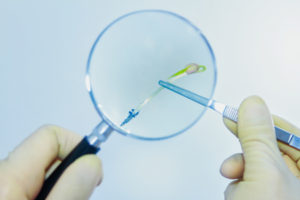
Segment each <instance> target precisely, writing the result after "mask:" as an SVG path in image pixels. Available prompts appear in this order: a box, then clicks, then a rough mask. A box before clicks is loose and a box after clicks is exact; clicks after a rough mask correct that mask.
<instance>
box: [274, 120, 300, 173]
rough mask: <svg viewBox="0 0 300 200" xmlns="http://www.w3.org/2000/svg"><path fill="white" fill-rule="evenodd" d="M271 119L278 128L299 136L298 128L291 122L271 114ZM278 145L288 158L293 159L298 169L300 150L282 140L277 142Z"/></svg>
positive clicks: (299, 166) (299, 167)
mask: <svg viewBox="0 0 300 200" xmlns="http://www.w3.org/2000/svg"><path fill="white" fill-rule="evenodd" d="M273 119H274V123H275V125H276V126H278V127H279V128H282V129H284V130H286V131H288V132H291V133H293V134H294V135H296V136H300V129H299V128H297V127H296V126H294V125H293V124H291V123H289V122H288V121H286V120H284V119H282V118H280V117H278V116H275V115H273ZM278 146H279V148H280V150H281V151H282V152H284V153H285V154H287V155H288V156H289V157H290V158H292V159H293V161H294V162H296V163H297V167H298V169H300V151H299V150H297V149H295V148H292V147H290V146H289V145H287V144H284V143H282V142H278Z"/></svg>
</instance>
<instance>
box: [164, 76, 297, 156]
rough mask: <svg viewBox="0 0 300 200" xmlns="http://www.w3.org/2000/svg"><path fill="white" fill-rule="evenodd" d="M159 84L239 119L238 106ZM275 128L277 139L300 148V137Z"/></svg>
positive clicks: (224, 114)
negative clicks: (234, 106)
mask: <svg viewBox="0 0 300 200" xmlns="http://www.w3.org/2000/svg"><path fill="white" fill-rule="evenodd" d="M159 85H161V86H162V87H164V88H167V89H169V90H171V91H173V92H175V93H177V94H180V95H181V96H184V97H186V98H188V99H190V100H192V101H194V102H196V103H198V104H201V105H202V106H205V107H208V108H210V109H212V110H214V111H216V112H218V113H220V114H221V115H223V117H224V118H227V119H230V120H232V121H234V122H237V120H238V110H237V109H236V108H233V107H231V106H228V105H225V104H222V103H219V102H217V101H215V100H212V99H211V100H209V99H207V98H205V97H202V96H200V95H198V94H195V93H193V92H191V91H188V90H186V89H183V88H181V87H178V86H176V85H174V84H171V83H169V82H165V81H159ZM274 128H275V133H276V138H277V140H279V141H280V142H283V143H285V144H287V145H289V146H291V147H293V148H296V149H298V150H300V137H298V136H296V135H294V134H293V133H290V132H288V131H285V130H283V129H281V128H279V127H277V126H275V127H274Z"/></svg>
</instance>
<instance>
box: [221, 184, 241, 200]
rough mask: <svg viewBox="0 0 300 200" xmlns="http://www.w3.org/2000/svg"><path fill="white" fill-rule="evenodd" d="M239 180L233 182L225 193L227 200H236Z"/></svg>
mask: <svg viewBox="0 0 300 200" xmlns="http://www.w3.org/2000/svg"><path fill="white" fill-rule="evenodd" d="M239 182H240V181H239V180H235V181H232V182H231V183H230V184H229V185H228V186H227V188H226V190H225V192H224V196H225V200H229V199H234V194H235V191H236V189H237V186H238V184H239Z"/></svg>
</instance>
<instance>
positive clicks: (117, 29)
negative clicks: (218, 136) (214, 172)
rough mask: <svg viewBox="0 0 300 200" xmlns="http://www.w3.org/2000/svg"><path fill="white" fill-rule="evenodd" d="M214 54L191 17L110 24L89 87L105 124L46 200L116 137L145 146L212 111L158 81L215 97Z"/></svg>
mask: <svg viewBox="0 0 300 200" xmlns="http://www.w3.org/2000/svg"><path fill="white" fill-rule="evenodd" d="M216 78H217V72H216V64H215V57H214V54H213V51H212V49H211V47H210V45H209V43H208V41H207V39H206V38H205V36H204V35H203V34H202V33H201V31H200V30H199V29H198V28H197V27H196V26H194V25H193V24H192V23H191V22H190V21H188V20H187V19H186V18H184V17H182V16H180V15H178V14H175V13H172V12H169V11H164V10H141V11H135V12H131V13H128V14H126V15H123V16H121V17H119V18H117V19H116V20H114V21H113V22H112V23H110V24H109V25H108V26H107V27H106V28H105V29H104V30H103V31H102V32H101V33H100V34H99V36H98V37H97V38H96V40H95V42H94V44H93V46H92V49H91V51H90V54H89V57H88V62H87V70H86V79H85V81H86V86H87V90H88V92H89V95H90V97H91V99H92V102H93V104H94V107H95V109H96V110H97V112H98V114H99V115H100V117H101V119H102V120H101V122H100V123H99V124H98V125H97V126H96V127H95V128H94V130H93V131H92V133H91V134H90V135H88V136H86V137H84V139H83V140H82V141H81V142H80V143H79V144H78V145H77V146H76V147H75V148H74V150H73V151H72V152H71V153H70V154H69V155H68V156H67V158H66V159H65V160H63V162H62V163H61V164H60V165H59V166H58V168H57V169H56V170H55V171H54V172H53V173H52V174H51V175H50V176H49V177H48V178H47V179H46V180H45V182H44V185H43V187H42V189H41V192H40V194H39V195H38V197H37V198H36V199H45V198H46V196H47V195H48V193H49V192H50V191H51V189H52V187H53V186H54V184H55V182H56V181H57V180H58V179H59V177H60V175H61V174H62V173H63V171H64V170H65V169H66V168H67V167H68V166H69V165H70V164H71V163H72V162H73V161H75V160H76V159H77V158H78V157H80V156H83V155H85V154H91V153H92V154H94V153H97V152H98V151H99V150H100V145H101V143H103V142H104V141H106V139H107V138H108V137H109V135H110V134H111V133H112V132H117V133H120V134H122V135H125V136H129V137H132V138H136V139H141V140H163V139H167V138H171V137H174V136H177V135H179V134H181V133H183V132H184V131H186V130H187V129H189V128H190V127H192V126H193V125H194V124H195V123H196V122H197V121H198V120H199V119H200V118H201V116H202V115H203V114H204V112H205V111H206V107H201V106H198V105H197V104H194V103H193V102H191V101H186V100H185V99H184V98H181V97H180V96H179V95H176V94H173V93H170V92H168V91H165V89H163V88H162V87H160V86H159V85H158V84H157V82H158V80H169V81H170V82H175V83H180V85H181V86H183V87H186V88H190V89H191V90H193V91H195V92H199V93H201V94H202V95H203V96H206V97H208V98H210V99H211V98H212V96H213V93H214V90H215V85H216Z"/></svg>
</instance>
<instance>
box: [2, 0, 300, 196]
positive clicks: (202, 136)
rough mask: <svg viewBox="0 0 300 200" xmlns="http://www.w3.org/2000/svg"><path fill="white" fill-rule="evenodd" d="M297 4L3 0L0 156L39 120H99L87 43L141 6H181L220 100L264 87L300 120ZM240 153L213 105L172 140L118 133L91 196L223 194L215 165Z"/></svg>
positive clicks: (277, 107) (79, 124)
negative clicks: (209, 52) (210, 52)
mask: <svg viewBox="0 0 300 200" xmlns="http://www.w3.org/2000/svg"><path fill="white" fill-rule="evenodd" d="M299 7H300V3H299V1H297V0H287V1H279V0H278V1H268V0H265V1H262V0H253V1H245V0H228V1H222V0H207V1H204V0H186V1H182V0H164V1H162V0H151V1H150V0H149V1H142V0H126V1H121V0H110V1H104V0H99V1H95V0H94V1H75V0H72V1H71V0H69V1H58V0H55V1H48V2H45V1H18V0H12V1H3V0H2V1H0V26H1V31H0V55H1V57H0V75H1V78H0V81H1V82H0V91H1V100H0V102H1V104H0V127H1V132H0V157H1V158H3V157H4V156H6V154H7V153H8V152H9V151H11V150H12V149H13V148H14V147H15V146H16V145H17V144H18V143H19V142H20V141H22V140H23V139H24V138H25V137H26V136H28V135H30V133H31V132H32V131H34V130H35V129H36V128H37V127H39V126H41V125H43V124H48V123H51V124H58V125H60V126H63V127H66V128H69V129H71V130H73V131H76V132H78V133H81V134H82V135H84V134H86V133H89V132H90V131H91V129H92V128H93V126H94V125H95V124H97V122H98V121H99V117H98V116H97V113H96V111H95V110H94V108H93V106H92V103H91V101H90V99H89V96H88V94H87V92H86V90H85V86H84V72H85V68H86V60H87V56H88V53H89V51H90V48H91V45H92V43H93V42H94V39H95V38H96V37H97V35H98V33H99V32H100V31H101V30H102V29H103V28H104V27H105V26H106V25H107V24H108V23H110V22H111V21H112V20H113V19H115V18H116V17H118V16H120V15H122V14H125V13H127V12H130V11H133V10H137V9H150V8H156V9H166V10H170V11H173V12H177V13H179V14H181V15H183V16H185V17H186V18H188V19H189V20H190V21H192V22H193V23H194V24H195V25H196V26H198V27H199V28H200V29H201V30H202V31H203V32H204V34H205V35H206V36H207V38H208V40H209V41H210V43H211V45H212V47H213V49H214V52H215V54H216V58H217V65H218V71H219V77H218V83H217V88H216V93H215V98H216V99H218V100H220V101H222V102H225V103H228V104H232V105H238V104H239V103H240V102H241V101H242V99H243V98H245V97H247V96H249V95H251V94H258V95H261V96H262V97H263V98H264V99H265V100H266V102H267V103H268V105H269V107H270V109H271V111H272V112H273V113H276V114H279V115H281V116H284V117H286V118H287V119H289V120H290V121H292V122H294V123H295V124H297V123H298V124H300V122H299V117H298V113H299V105H298V104H299V102H300V95H299V72H300V69H299V66H300V60H299V55H300V37H299V35H300V28H299V27H300V26H299V23H300V12H299ZM239 151H240V147H239V144H238V141H237V140H236V139H235V138H234V137H233V136H232V135H231V134H230V133H229V132H228V131H227V130H226V129H225V128H224V126H223V124H222V120H221V118H220V116H218V115H217V114H215V113H213V112H207V113H206V114H205V115H204V117H203V119H202V120H201V121H200V122H199V123H198V124H197V125H196V126H194V127H193V128H192V129H190V130H189V131H187V132H186V133H185V134H183V135H180V136H178V137H176V138H173V139H170V140H166V141H160V142H145V141H137V140H134V139H131V138H126V137H124V136H121V135H118V134H114V135H113V136H112V137H111V138H110V139H109V141H107V143H106V144H104V145H103V149H102V151H101V152H100V154H99V156H100V157H101V159H102V161H103V166H104V173H105V178H104V181H103V183H102V185H101V186H100V187H99V188H97V189H96V191H95V193H94V195H93V196H92V198H91V199H105V200H120V199H122V200H127V199H128V200H129V199H130V200H141V199H142V200H150V199H158V200H182V199H189V200H194V199H223V191H224V190H225V188H226V185H227V184H228V182H229V181H228V180H226V179H224V178H222V177H221V176H220V174H219V166H220V164H221V163H222V161H223V159H224V158H225V157H227V156H229V155H230V154H232V153H235V152H239Z"/></svg>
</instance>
